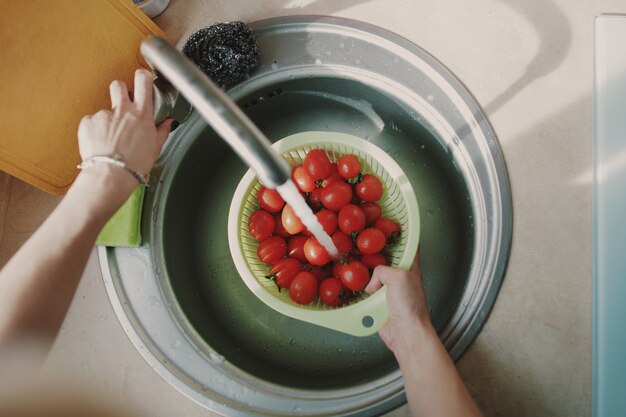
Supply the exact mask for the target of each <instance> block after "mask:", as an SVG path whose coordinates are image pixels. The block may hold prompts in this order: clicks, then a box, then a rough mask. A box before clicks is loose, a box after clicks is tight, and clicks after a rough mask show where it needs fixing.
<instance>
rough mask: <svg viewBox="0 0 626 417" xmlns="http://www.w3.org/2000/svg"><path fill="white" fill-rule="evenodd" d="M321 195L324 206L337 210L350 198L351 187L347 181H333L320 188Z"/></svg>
mask: <svg viewBox="0 0 626 417" xmlns="http://www.w3.org/2000/svg"><path fill="white" fill-rule="evenodd" d="M321 197H322V204H323V205H324V207H326V208H327V209H329V210H332V211H339V210H340V209H341V208H342V207H343V206H345V205H346V204H348V203H349V202H350V200H352V187H351V186H350V184H348V183H347V182H343V181H337V182H333V183H331V184H330V185H328V187H326V188H324V189H323V190H322V194H321Z"/></svg>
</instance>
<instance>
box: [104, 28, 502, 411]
mask: <svg viewBox="0 0 626 417" xmlns="http://www.w3.org/2000/svg"><path fill="white" fill-rule="evenodd" d="M316 24H317V25H322V26H324V29H325V30H328V29H329V28H332V27H334V26H340V27H341V29H343V30H349V31H350V32H351V33H359V34H360V35H361V36H366V37H368V38H369V37H375V38H378V39H380V38H382V39H385V40H386V41H389V42H391V43H394V44H396V45H397V46H398V47H402V48H404V49H405V50H408V51H411V53H413V54H415V55H416V57H419V58H420V59H421V60H422V61H425V62H427V63H429V64H430V65H434V66H436V68H437V69H438V70H439V71H440V75H441V74H443V75H444V76H445V77H444V78H445V80H446V82H448V83H449V84H450V87H453V88H456V89H455V90H454V92H455V94H456V95H457V100H460V103H463V104H465V105H467V107H468V109H469V110H470V111H471V113H472V116H473V117H475V121H476V126H471V128H472V129H474V128H476V129H479V130H480V131H481V132H482V136H483V137H485V144H484V145H485V146H487V147H488V148H489V153H490V156H491V157H492V158H493V160H492V161H491V162H492V165H493V166H492V167H491V168H492V170H493V176H494V178H489V181H490V183H491V182H493V181H494V180H495V184H496V186H495V187H494V189H495V190H498V191H499V193H500V195H501V199H500V201H501V203H502V207H501V211H502V213H500V217H499V219H496V220H493V219H492V220H493V223H495V222H496V221H499V224H501V229H500V230H501V232H502V233H496V234H497V235H498V236H499V237H500V239H496V241H495V242H492V243H493V245H495V246H497V248H498V251H497V253H496V256H495V257H494V259H493V262H492V263H491V265H488V267H489V268H490V270H491V271H492V272H493V274H495V275H496V276H497V277H496V279H495V280H494V279H492V280H490V281H489V282H487V281H486V280H483V281H482V282H479V280H478V279H476V280H475V281H474V285H476V287H475V288H474V289H475V291H476V292H478V293H480V294H482V297H481V298H480V301H481V302H480V303H479V305H476V306H474V307H475V308H474V309H473V310H472V311H470V312H469V313H471V312H474V313H475V314H474V315H473V316H472V320H470V321H469V322H467V324H466V326H465V328H464V330H463V331H462V332H456V333H455V332H454V330H455V325H456V324H458V323H459V322H460V321H461V320H462V319H463V318H464V317H466V316H465V314H468V311H467V306H469V305H470V303H469V302H468V304H467V305H466V309H465V310H464V311H461V312H459V314H458V315H457V314H455V317H454V318H455V323H450V324H449V325H448V326H446V328H445V329H444V330H443V331H442V332H441V337H442V338H443V339H444V343H445V344H446V347H447V348H448V349H449V351H450V354H451V356H452V357H453V358H454V359H457V358H458V357H460V355H461V354H462V353H463V351H464V350H465V349H466V348H467V347H468V346H469V344H470V343H471V342H472V341H473V340H474V338H475V337H476V336H477V335H478V332H479V331H480V329H481V328H482V326H483V325H484V323H485V321H486V317H487V315H488V314H489V312H490V310H491V308H492V306H493V304H494V301H495V297H496V296H497V293H498V291H499V288H500V285H501V282H502V278H503V275H504V271H505V268H506V259H507V258H508V254H509V252H510V244H511V231H512V215H511V196H510V189H509V184H508V177H507V174H506V168H505V166H504V160H503V157H502V154H501V151H500V148H499V145H498V143H497V141H496V139H495V134H494V133H493V131H492V129H491V126H490V125H489V123H488V121H487V119H486V117H485V116H484V114H483V113H482V110H481V109H480V107H479V106H478V104H477V102H476V101H475V100H474V99H473V97H472V96H471V94H470V93H469V92H468V91H467V90H466V89H465V88H464V87H463V85H462V84H461V83H460V82H459V81H458V80H457V79H456V78H455V77H454V76H453V75H452V74H451V73H450V72H449V71H448V70H447V69H446V68H445V67H444V66H443V65H441V64H440V63H439V62H438V61H436V60H435V59H434V58H433V57H432V56H430V55H429V54H428V53H426V52H425V51H424V50H422V49H421V48H419V47H417V46H416V45H414V44H413V43H411V42H409V41H407V40H405V39H404V38H401V37H399V36H398V35H395V34H393V33H391V32H388V31H387V30H385V29H380V28H377V27H374V26H372V25H369V24H365V23H361V22H357V21H354V20H349V19H340V18H328V17H317V16H316V17H303V16H297V17H282V18H274V19H269V20H265V21H261V22H257V23H255V24H252V25H251V26H252V27H253V28H255V29H256V30H257V31H261V32H262V31H264V30H269V29H270V28H274V27H277V26H281V25H284V26H285V27H287V28H288V29H289V30H294V29H295V28H297V27H298V25H316ZM415 59H417V58H415ZM316 67H317V65H308V66H307V69H308V70H312V69H314V68H316ZM320 68H321V69H322V72H317V73H316V74H321V73H323V72H324V67H319V68H318V69H320ZM327 69H328V68H327ZM268 70H269V69H268ZM301 70H302V67H301V68H300V69H299V70H298V69H294V72H297V71H301ZM279 75H280V76H282V77H285V76H288V75H293V74H292V73H290V72H289V71H288V70H285V69H282V70H281V71H276V72H275V73H274V74H272V73H271V72H270V71H266V72H265V73H263V72H261V73H260V74H255V76H254V77H253V78H251V79H250V80H248V81H246V82H244V83H242V84H241V85H239V86H236V87H235V88H233V89H232V90H231V91H229V93H230V94H231V96H234V97H237V95H238V94H239V95H241V94H242V93H243V92H245V88H244V87H245V86H246V85H249V84H250V83H252V82H257V81H258V82H261V83H262V82H267V83H268V84H271V83H272V82H273V81H272V79H273V78H272V77H278V76H279ZM263 76H265V79H263ZM379 78H380V77H379ZM259 85H261V84H259ZM257 88H261V87H259V86H257ZM186 125H187V126H181V128H179V129H178V131H177V133H176V136H177V138H180V137H181V136H185V134H186V135H187V136H186V138H188V139H189V138H191V137H195V136H197V135H193V134H192V133H193V131H194V129H195V130H198V129H201V128H203V122H202V121H200V120H199V118H198V116H197V115H194V117H193V118H192V119H191V120H190V121H189V122H188V123H186ZM453 130H454V129H453ZM454 137H456V136H454ZM189 140H191V139H189ZM450 140H453V138H451V139H450ZM457 140H458V138H457ZM180 147H182V143H181V142H180V139H179V142H178V143H177V144H176V146H173V145H169V146H168V147H167V148H166V149H165V151H164V154H163V157H162V158H161V160H160V164H163V163H165V162H169V165H168V164H165V166H163V167H157V168H156V170H155V171H156V173H157V174H158V176H159V177H160V179H161V180H163V179H167V175H168V171H169V170H170V169H171V168H172V167H176V166H177V165H176V164H173V163H172V162H174V160H175V159H176V158H175V156H176V155H179V156H180V155H182V154H183V152H178V153H177V149H179V148H180ZM172 158H174V159H172ZM161 168H162V171H161V172H159V170H160V169H161ZM170 180H171V178H170ZM168 184H171V181H169V183H168V182H167V181H166V182H165V184H161V183H158V184H157V186H156V192H155V193H152V194H151V195H149V196H148V197H147V200H146V203H147V204H146V207H155V208H157V207H160V208H161V210H159V209H157V210H155V211H153V215H152V216H144V222H146V219H145V218H148V219H147V220H148V221H147V223H148V225H147V227H145V228H144V229H146V230H147V232H148V233H144V237H146V242H156V245H155V247H154V249H151V248H149V247H146V246H149V245H146V244H143V245H142V248H139V249H136V250H135V251H137V253H140V252H141V251H144V253H143V254H142V255H141V256H142V257H145V255H146V253H145V251H147V252H148V257H149V258H150V262H151V264H150V265H148V266H150V268H148V269H149V270H150V271H149V272H155V270H154V268H153V266H154V265H156V266H157V271H158V268H159V265H160V269H161V270H163V264H162V259H161V260H159V259H158V256H157V259H154V258H152V256H153V255H154V252H155V251H156V252H157V253H158V242H159V238H158V236H153V234H156V235H158V233H157V232H156V229H157V226H158V222H159V221H160V218H159V216H163V210H162V208H163V207H162V204H163V199H162V198H160V195H163V193H165V194H167V193H166V187H167V186H168ZM148 194H150V193H148ZM479 200H480V199H479ZM159 204H161V206H159ZM480 204H482V205H486V204H487V203H486V202H485V201H481V202H480ZM485 220H487V219H485ZM477 233H485V234H486V232H485V231H482V232H480V231H479V232H477ZM487 250H488V248H482V249H481V251H483V252H484V251H487ZM129 251H130V250H129ZM98 252H99V258H100V264H101V269H102V272H103V276H104V281H105V285H106V288H107V292H108V294H109V298H110V299H111V302H112V304H113V307H114V310H115V312H116V315H117V316H118V319H119V320H120V322H121V324H122V326H123V328H124V330H125V331H126V333H127V334H128V336H129V338H130V339H131V341H132V342H133V344H134V345H135V346H136V347H137V349H138V350H139V352H140V353H141V354H142V356H143V357H144V358H145V359H146V360H147V361H148V363H150V365H151V366H152V367H153V368H154V369H155V370H156V371H157V372H158V373H159V374H160V375H161V376H162V377H163V378H164V379H166V380H168V382H170V383H171V384H172V385H173V386H174V387H175V388H177V389H178V390H179V391H181V392H183V393H184V394H185V395H187V396H188V397H190V398H192V399H193V400H194V401H196V402H198V403H200V404H201V405H203V406H206V407H208V408H210V409H213V410H215V411H218V412H223V413H228V414H231V415H232V414H233V412H235V413H236V414H239V413H243V414H241V415H246V414H245V413H244V412H245V411H246V410H241V409H238V408H236V407H241V405H240V404H239V403H237V402H233V401H231V400H230V399H229V398H228V397H223V396H220V395H214V397H215V399H210V398H207V397H206V394H207V392H206V391H204V390H203V389H200V390H198V389H197V386H196V388H193V387H192V386H193V385H194V384H195V385H197V383H195V382H193V379H190V378H188V377H189V376H188V375H181V374H180V372H176V370H174V369H173V367H174V365H173V364H171V363H167V362H166V363H164V362H163V361H164V360H166V359H165V357H166V355H164V354H163V353H162V352H160V349H159V347H158V346H157V345H155V344H154V343H151V342H153V340H152V339H153V338H156V336H153V337H151V336H150V335H148V334H146V332H145V331H144V330H145V329H137V328H136V327H135V326H136V325H141V323H140V320H138V319H137V316H135V315H134V311H133V308H132V307H131V306H130V305H128V303H127V301H128V300H129V299H128V298H127V297H126V291H127V288H126V287H125V286H124V285H122V282H121V281H122V279H123V277H121V276H118V275H119V274H120V271H119V269H120V268H119V265H117V260H118V259H117V257H118V255H120V254H121V255H129V254H128V253H126V254H123V252H126V250H123V249H120V248H118V249H107V248H99V250H98ZM122 260H123V257H122ZM155 261H156V263H154V262H155ZM110 262H111V265H110V264H109V263H110ZM114 277H115V279H113V278H114ZM498 277H499V278H498ZM153 278H154V279H155V283H156V284H157V289H158V291H159V294H161V296H162V301H163V305H164V306H167V305H168V304H169V306H168V307H164V310H166V313H167V314H172V309H174V310H176V308H178V309H180V307H177V303H176V299H175V298H174V297H173V294H172V291H171V287H170V288H169V291H168V289H167V288H163V284H164V283H165V285H167V281H168V280H167V278H166V277H164V276H163V275H162V274H159V273H158V272H156V273H153ZM477 284H478V285H477ZM466 295H467V296H468V297H466ZM473 295H475V294H469V295H468V294H464V296H463V299H466V300H471V298H472V296H473ZM125 302H126V303H127V304H126V305H125V304H124V303H125ZM179 313H180V311H179ZM174 314H177V313H175V312H174ZM129 316H130V317H129ZM179 320H180V318H179ZM185 321H186V320H185V319H184V315H183V320H182V323H185ZM451 321H452V320H451ZM180 323H181V322H180V321H179V323H178V324H176V325H177V326H180ZM187 324H189V323H187ZM179 330H182V331H181V334H182V335H183V337H185V338H186V339H187V340H188V341H190V342H192V343H196V345H197V343H198V341H197V339H200V340H202V339H201V338H200V337H199V335H197V334H195V331H194V330H193V327H192V326H190V325H189V326H188V328H185V329H179ZM190 339H192V340H190ZM202 342H204V341H202ZM204 343H205V342H204ZM205 344H206V343H205ZM205 348H208V350H207V351H206V352H204V353H203V355H202V357H203V358H204V359H205V360H206V361H207V362H208V363H210V362H211V361H213V360H214V357H213V356H212V355H215V354H216V352H214V351H213V352H211V349H210V346H209V345H208V344H206V346H205ZM155 352H156V353H155ZM197 353H198V352H197ZM218 362H219V360H218ZM222 366H225V367H226V368H227V367H228V363H227V362H226V363H219V364H216V369H217V368H221V367H222ZM231 371H232V369H231ZM236 371H239V370H238V369H236ZM239 372H241V371H239ZM229 375H230V376H231V377H233V378H234V379H235V380H238V379H240V378H241V377H242V375H241V374H237V372H235V373H230V374H229ZM247 375H248V374H245V373H244V376H245V377H246V378H247ZM253 379H254V378H253ZM190 381H191V383H190ZM386 381H387V382H386V383H385V384H383V385H388V386H389V387H388V388H390V389H388V390H386V391H385V392H384V393H382V392H381V393H380V396H382V397H384V401H383V403H384V404H383V403H376V401H377V400H378V399H379V398H377V397H379V396H376V395H374V396H372V394H373V392H372V390H371V389H366V390H365V394H366V396H367V397H368V400H367V401H363V402H361V403H360V404H361V406H363V405H364V404H365V406H367V407H369V408H368V412H370V413H371V412H373V411H374V410H376V411H381V410H383V409H384V410H388V409H390V408H389V407H392V408H393V407H395V406H398V405H400V404H401V403H402V402H404V401H405V399H404V390H403V387H402V384H401V379H400V372H399V370H398V371H395V372H393V373H392V374H390V375H389V377H388V378H386ZM243 382H244V383H246V384H249V383H250V380H249V379H248V380H246V381H243ZM379 382H380V381H379ZM266 385H268V384H267V382H265V383H264V385H263V386H262V387H258V388H261V390H264V389H263V387H265V388H266V389H267V388H275V389H276V390H271V389H270V391H274V393H275V394H276V395H287V394H289V395H287V396H291V397H292V398H297V399H298V401H300V402H301V401H302V400H306V399H314V398H316V397H319V395H317V394H315V393H313V394H312V393H311V392H309V391H307V390H297V389H296V390H293V389H292V390H289V391H288V392H287V391H284V390H283V389H282V388H283V387H280V386H274V387H271V386H272V385H273V384H269V386H266ZM370 385H372V387H373V386H374V385H377V384H376V383H372V384H370ZM378 385H380V384H378ZM335 391H336V392H335V395H334V397H335V398H342V397H344V396H346V395H347V396H348V397H350V396H351V395H353V394H356V393H355V392H352V391H353V390H335ZM213 394H215V393H213ZM329 394H330V393H329V392H328V391H323V395H324V398H328V396H329ZM361 394H363V392H361ZM361 396H363V395H361ZM351 398H353V397H351ZM327 402H328V401H327ZM329 403H330V402H329ZM261 410H262V409H261ZM255 411H256V412H258V411H259V410H258V409H255ZM361 411H362V410H360V409H359V410H356V411H355V410H352V411H351V410H350V409H346V408H344V409H342V410H341V412H342V413H343V414H345V415H348V414H351V413H355V412H361Z"/></svg>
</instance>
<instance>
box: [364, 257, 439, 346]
mask: <svg viewBox="0 0 626 417" xmlns="http://www.w3.org/2000/svg"><path fill="white" fill-rule="evenodd" d="M382 285H385V286H386V287H387V306H388V308H389V319H388V320H387V323H385V325H384V326H383V327H382V328H381V329H380V332H379V334H380V337H381V338H382V339H383V341H384V342H385V344H386V345H387V347H388V348H389V350H391V351H392V352H394V353H396V354H398V353H400V352H398V350H399V349H402V348H403V347H405V346H403V345H404V344H406V343H410V339H413V338H414V337H415V336H416V335H419V334H422V333H423V331H424V330H428V331H430V330H431V329H432V326H431V324H430V317H429V315H428V307H427V305H426V298H425V297H424V287H423V284H422V273H421V271H420V264H419V252H418V253H417V254H416V256H415V261H414V262H413V265H412V266H411V269H410V270H408V271H404V270H402V269H397V268H391V267H388V266H378V267H376V269H375V270H374V273H373V275H372V279H371V280H370V282H369V284H368V285H367V287H365V291H366V292H367V293H369V294H371V293H373V292H375V291H377V290H378V289H380V288H381V287H382Z"/></svg>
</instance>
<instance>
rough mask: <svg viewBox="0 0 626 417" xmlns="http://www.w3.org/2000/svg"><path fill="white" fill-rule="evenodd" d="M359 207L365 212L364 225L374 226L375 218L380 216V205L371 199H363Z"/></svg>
mask: <svg viewBox="0 0 626 417" xmlns="http://www.w3.org/2000/svg"><path fill="white" fill-rule="evenodd" d="M359 207H361V210H363V213H364V214H365V226H367V227H371V226H374V223H376V220H378V219H380V216H381V215H382V213H383V211H382V209H381V208H380V206H379V205H378V204H376V203H374V202H373V201H364V202H362V203H361V204H360V205H359Z"/></svg>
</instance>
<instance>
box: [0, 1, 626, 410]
mask: <svg viewBox="0 0 626 417" xmlns="http://www.w3.org/2000/svg"><path fill="white" fill-rule="evenodd" d="M244 4H245V6H242V5H244ZM605 12H613V13H626V3H624V2H623V1H620V0H602V1H600V0H598V1H575V2H574V1H569V0H531V1H516V0H478V1H474V2H465V1H460V0H456V1H455V0H438V1H423V0H419V1H415V0H346V1H342V0H333V1H330V0H259V1H256V2H243V1H233V0H212V1H209V0H187V1H182V0H172V1H171V4H170V6H169V7H168V9H166V11H165V12H164V13H163V14H162V15H161V16H159V17H157V18H156V19H155V20H156V23H157V24H158V25H159V26H160V27H161V28H163V29H164V30H165V31H166V32H168V34H169V36H170V39H171V40H172V41H173V42H174V43H176V44H177V45H178V46H179V47H180V46H182V44H183V43H184V41H185V39H186V38H187V37H188V36H189V35H190V34H191V33H192V32H193V31H195V30H197V29H199V28H201V27H203V26H207V25H210V24H212V23H215V22H218V21H229V20H243V21H248V22H249V21H254V20H259V19H264V18H269V17H275V16H281V15H292V14H319V15H333V16H341V17H348V18H352V19H357V20H362V21H365V22H368V23H372V24H375V25H378V26H381V27H383V28H386V29H389V30H392V31H394V32H396V33H398V34H400V35H402V36H404V37H406V38H408V39H409V40H411V41H413V42H414V43H416V44H418V45H419V46H421V47H422V48H424V49H426V50H427V51H429V52H430V53H431V54H433V55H434V56H435V57H436V58H438V59H439V60H440V61H442V62H443V63H444V64H445V65H446V66H448V68H450V69H451V70H452V72H454V73H455V74H456V75H457V76H458V77H459V78H460V79H461V81H462V82H463V83H465V85H466V86H467V87H468V89H469V90H470V91H471V92H472V93H473V94H474V96H475V97H476V98H477V100H478V101H479V102H480V103H481V104H482V106H483V108H484V109H485V112H486V113H487V115H488V116H489V118H490V120H491V123H492V125H493V128H494V130H495V132H496V134H497V136H498V138H499V141H500V144H501V146H502V149H503V152H504V156H505V159H506V163H507V167H508V170H509V175H510V180H511V187H512V191H513V212H514V233H513V246H512V252H511V257H510V261H509V266H508V270H507V273H506V276H505V279H504V283H503V286H502V289H501V291H500V296H499V298H498V300H497V303H496V305H495V308H494V309H493V311H492V313H491V316H490V317H489V320H488V321H487V324H486V326H485V327H484V329H483V331H482V333H481V334H480V336H479V337H478V338H477V340H476V341H475V342H474V343H473V345H472V346H471V347H470V348H469V350H468V351H467V352H466V353H465V355H464V356H463V357H462V358H461V360H460V361H459V362H458V367H459V370H460V372H461V374H462V376H463V379H464V380H465V381H466V383H467V385H468V387H469V389H470V391H471V393H472V394H473V395H474V397H475V398H476V400H477V402H478V404H479V406H480V407H481V409H482V410H483V411H484V413H485V415H487V416H588V415H590V414H591V286H592V277H591V137H592V136H591V134H592V131H591V88H592V68H593V67H592V62H593V50H592V45H593V43H592V40H593V17H594V15H596V14H599V13H605ZM58 201H59V198H58V197H52V196H49V195H46V194H44V193H43V192H40V191H38V190H36V189H34V188H32V187H30V186H28V185H26V184H24V183H22V182H20V181H18V180H16V179H12V178H10V177H8V176H7V175H6V174H2V173H0V227H1V228H0V265H4V263H5V262H6V261H7V260H8V258H9V257H10V256H11V255H12V254H13V253H14V252H15V251H16V250H17V248H18V247H19V246H20V245H21V244H22V243H23V242H24V240H25V239H27V238H28V236H30V234H32V232H33V231H34V230H35V229H36V227H37V226H38V225H39V224H41V222H42V221H43V220H44V219H45V217H46V216H47V215H48V214H49V213H50V211H51V210H52V209H53V208H54V207H55V205H56V204H57V203H58ZM47 367H49V368H53V369H57V368H63V369H65V371H67V372H69V373H70V374H73V375H75V376H78V377H79V378H82V379H84V380H87V381H89V382H90V383H91V384H92V385H93V386H94V387H95V388H96V389H97V390H98V391H99V392H100V393H101V394H102V396H103V397H104V398H105V399H109V400H111V401H116V402H121V403H123V404H128V405H129V406H131V407H134V408H136V409H137V411H138V415H140V416H142V415H143V416H154V417H161V416H162V417H166V416H167V417H169V416H188V417H194V416H209V415H211V413H210V412H208V411H207V410H205V409H204V408H202V407H200V406H198V405H196V404H195V403H193V402H192V401H190V400H188V399H187V398H186V397H184V396H183V395H182V394H180V393H178V392H177V391H176V390H174V389H173V388H171V387H170V386H169V384H167V383H166V382H164V381H163V380H162V379H161V378H160V377H159V376H158V375H157V374H156V373H155V372H154V371H153V370H152V369H151V368H150V366H149V365H148V364H147V363H146V362H144V360H143V359H142V357H141V356H140V354H139V353H138V352H137V351H136V350H135V348H134V347H133V346H132V344H131V343H130V341H129V340H128V338H127V337H126V335H125V334H124V332H123V330H122V328H121V327H120V325H119V323H118V321H117V318H116V317H115V314H114V312H113V309H112V307H111V305H110V303H109V301H108V298H107V295H106V291H105V288H104V285H103V282H102V277H101V273H100V270H99V266H98V260H97V255H96V253H95V252H94V253H93V254H92V257H91V259H90V262H89V264H88V267H87V270H86V272H85V275H84V277H83V279H82V282H81V284H80V286H79V288H78V291H77V293H76V297H75V299H74V302H73V304H72V306H71V309H70V311H69V314H68V316H67V319H66V321H65V323H64V325H63V328H62V331H61V334H60V335H59V337H58V339H57V341H56V343H55V345H54V347H53V349H52V352H51V355H50V357H49V359H48V362H47ZM389 415H390V416H408V415H409V412H408V408H407V407H406V406H404V407H401V408H400V409H398V410H395V411H393V412H392V413H390V414H389Z"/></svg>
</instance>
